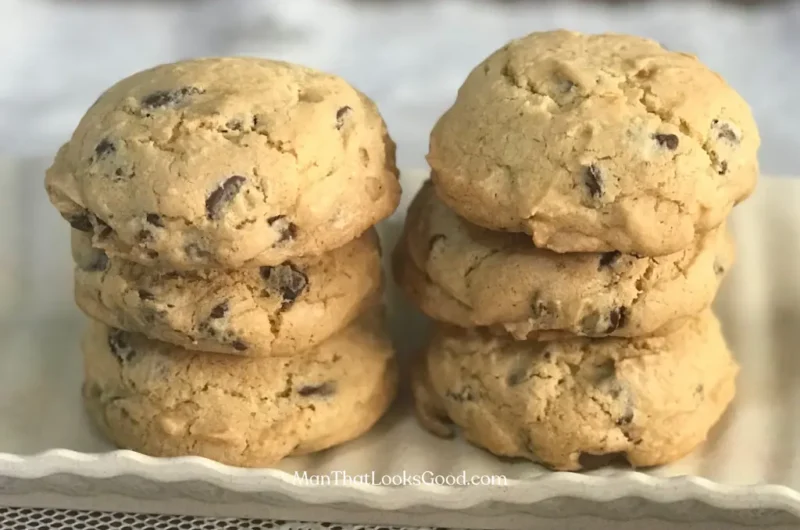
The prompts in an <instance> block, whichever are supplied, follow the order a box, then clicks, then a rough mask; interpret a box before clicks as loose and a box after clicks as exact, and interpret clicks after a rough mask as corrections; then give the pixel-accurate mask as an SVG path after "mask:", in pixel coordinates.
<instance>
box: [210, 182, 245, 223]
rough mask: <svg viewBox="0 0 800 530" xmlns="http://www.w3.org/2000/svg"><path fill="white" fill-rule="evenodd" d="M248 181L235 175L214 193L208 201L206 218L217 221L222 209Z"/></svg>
mask: <svg viewBox="0 0 800 530" xmlns="http://www.w3.org/2000/svg"><path fill="white" fill-rule="evenodd" d="M246 180H247V179H245V178H244V177H241V176H239V175H234V176H232V177H228V178H227V179H226V180H225V182H223V183H222V184H220V185H219V186H218V187H217V189H215V190H214V191H212V192H211V195H209V196H208V198H207V199H206V216H207V217H208V218H209V219H217V218H218V217H219V214H220V212H221V210H222V208H223V207H224V206H225V205H226V204H228V203H229V202H231V200H233V198H234V197H236V194H238V193H239V190H241V189H242V186H243V185H244V183H245V181H246Z"/></svg>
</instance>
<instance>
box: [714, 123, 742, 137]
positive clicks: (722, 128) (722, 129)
mask: <svg viewBox="0 0 800 530" xmlns="http://www.w3.org/2000/svg"><path fill="white" fill-rule="evenodd" d="M711 127H712V128H713V129H715V130H716V131H717V138H719V139H720V140H727V141H729V142H731V143H739V136H738V135H737V134H736V131H735V130H734V129H733V127H732V126H731V124H730V123H726V122H723V121H720V120H714V121H712V122H711Z"/></svg>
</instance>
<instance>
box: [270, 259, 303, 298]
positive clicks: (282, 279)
mask: <svg viewBox="0 0 800 530" xmlns="http://www.w3.org/2000/svg"><path fill="white" fill-rule="evenodd" d="M259 270H260V273H261V277H262V278H263V279H264V281H265V282H267V286H268V288H269V289H272V290H275V291H278V292H279V293H280V295H281V300H282V302H281V308H282V309H287V308H288V307H290V306H291V305H292V304H293V303H294V301H295V300H296V299H297V298H298V297H299V296H300V295H301V294H303V291H305V289H306V287H308V276H306V275H305V273H303V271H301V270H300V269H298V268H297V267H295V266H294V264H292V263H290V262H288V261H287V262H286V263H284V264H283V265H278V266H276V267H270V266H264V267H261V269H259Z"/></svg>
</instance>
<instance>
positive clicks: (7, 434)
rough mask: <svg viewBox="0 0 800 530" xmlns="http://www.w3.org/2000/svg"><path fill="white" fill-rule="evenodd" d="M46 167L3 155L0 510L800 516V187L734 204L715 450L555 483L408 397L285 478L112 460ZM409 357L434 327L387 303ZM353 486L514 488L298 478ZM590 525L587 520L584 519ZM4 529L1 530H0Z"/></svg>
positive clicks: (708, 518)
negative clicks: (722, 411)
mask: <svg viewBox="0 0 800 530" xmlns="http://www.w3.org/2000/svg"><path fill="white" fill-rule="evenodd" d="M45 167H46V161H43V160H19V161H4V162H3V161H0V249H2V250H1V251H0V344H1V345H2V348H1V349H0V506H31V507H48V508H59V507H61V508H72V509H86V510H90V509H91V510H114V511H131V512H152V513H175V514H195V515H204V516H215V517H223V516H224V517H260V518H271V519H283V520H306V521H329V522H339V523H362V524H363V523H371V524H393V525H408V526H427V525H435V526H449V527H459V528H520V529H526V530H527V529H529V528H534V527H535V528H542V529H547V528H561V527H563V525H565V524H567V523H568V524H569V526H570V527H573V528H575V527H580V525H583V524H588V522H589V521H594V522H593V523H592V524H600V525H601V526H602V523H603V522H605V524H607V525H609V527H614V528H640V527H641V526H642V525H643V524H645V523H646V527H647V528H654V529H656V528H671V527H672V526H671V525H672V524H676V523H681V522H683V523H696V524H700V525H701V526H700V527H702V528H705V529H711V528H730V526H731V524H733V523H738V524H742V525H748V526H755V527H759V528H765V527H768V526H769V525H774V526H776V527H777V526H781V527H789V526H790V525H792V526H793V525H794V524H796V523H798V522H800V493H798V491H800V451H798V443H800V426H799V425H798V422H797V415H798V411H799V410H800V351H798V350H800V213H798V209H797V208H798V207H800V179H797V180H795V179H791V178H782V179H778V178H762V180H761V182H760V184H759V188H758V191H757V192H756V194H755V195H754V197H752V198H751V199H750V200H749V201H747V202H746V203H744V204H743V205H741V206H740V207H738V208H737V209H736V212H735V214H734V216H733V219H732V222H731V224H732V228H733V230H734V232H735V234H736V237H737V242H738V259H737V263H736V266H735V267H734V269H733V271H732V272H731V274H730V276H729V277H728V279H727V281H726V283H725V285H724V287H723V290H722V292H721V294H720V296H719V298H718V303H717V307H718V312H719V314H720V316H721V317H722V319H723V323H724V328H725V332H726V335H727V337H728V339H729V342H730V345H731V347H732V349H733V350H734V352H735V354H736V355H737V357H738V359H739V362H740V363H741V365H742V370H741V374H740V378H739V390H738V395H737V398H736V401H735V403H734V405H733V407H732V409H731V410H730V411H729V413H728V414H726V416H725V417H724V418H723V421H722V422H721V423H720V424H719V425H718V426H717V427H716V428H715V429H714V431H713V432H712V436H711V439H710V441H709V442H708V443H707V444H706V445H705V446H703V447H701V448H700V449H699V450H698V451H696V452H695V453H694V454H692V455H690V456H689V457H687V458H685V459H683V460H681V461H680V462H677V463H675V464H673V465H670V466H666V467H662V468H659V469H655V470H652V471H648V472H646V473H641V472H633V471H627V470H614V469H607V470H601V471H596V472H592V473H586V474H576V473H553V472H548V471H545V470H544V469H542V468H540V467H538V466H536V465H533V464H531V463H528V462H523V461H510V460H501V459H497V458H495V457H493V456H491V455H490V454H488V453H486V452H484V451H482V450H480V449H477V448H475V447H472V446H470V445H468V444H467V443H465V442H463V441H462V440H456V441H450V440H441V439H438V438H436V437H434V436H432V435H430V434H428V433H427V432H425V431H423V430H422V429H421V428H420V427H419V426H418V425H417V424H416V422H415V420H414V419H413V417H412V416H411V414H410V410H409V406H408V397H407V395H403V396H401V398H400V400H399V402H398V404H397V406H396V407H395V409H394V410H393V412H392V413H391V414H390V415H389V416H388V417H386V418H385V419H384V420H383V421H382V422H381V423H380V424H379V425H378V426H377V427H376V428H375V429H374V430H373V431H372V432H371V433H369V434H368V435H367V436H365V437H364V438H362V439H360V440H357V441H355V442H353V443H350V444H347V445H344V446H342V447H339V448H336V449H332V450H329V451H326V452H323V453H320V454H318V455H313V456H309V457H302V458H293V459H289V460H287V461H285V462H284V463H283V464H282V465H281V466H280V467H279V468H277V469H265V470H248V469H237V468H232V467H228V466H225V465H221V464H218V463H215V462H212V461H209V460H206V459H202V458H195V457H192V458H174V459H156V458H151V457H147V456H143V455H140V454H137V453H134V452H130V451H117V450H114V449H113V447H112V446H110V445H109V444H108V443H107V442H105V441H104V440H103V439H102V438H100V437H99V436H98V434H97V433H96V432H95V431H94V430H93V429H92V427H91V426H90V425H89V423H88V421H87V419H86V418H85V416H84V413H83V411H82V409H81V402H80V398H79V388H80V378H81V366H80V354H79V351H78V337H79V334H80V332H81V329H82V326H83V323H84V319H83V317H82V316H81V315H80V313H78V311H77V309H76V308H75V306H74V304H73V302H72V292H71V288H72V279H71V261H70V258H69V251H68V229H67V225H66V223H64V222H63V221H62V220H61V219H60V217H58V215H57V213H56V212H55V211H54V210H53V209H52V208H51V207H50V205H49V203H48V202H47V199H46V197H45V194H44V191H43V185H42V175H43V170H44V168H45ZM425 177H426V174H425V173H424V172H408V173H406V174H404V176H403V185H404V190H405V193H404V201H403V204H402V206H401V208H400V210H399V211H398V214H396V215H395V216H394V217H393V218H392V219H390V220H389V221H388V222H386V223H384V224H383V226H382V227H381V231H382V237H383V239H384V249H385V252H384V257H385V258H387V257H388V254H389V252H388V250H389V249H390V248H391V247H392V246H393V244H394V240H395V239H396V236H397V234H398V230H399V227H400V226H401V224H402V220H403V212H404V211H405V208H406V206H407V204H408V201H409V200H410V198H411V197H412V195H413V194H414V192H415V191H416V189H417V188H418V186H419V185H420V183H421V182H422V181H423V180H424V178H425ZM388 298H389V301H390V309H391V316H392V327H393V330H392V331H393V334H394V336H395V338H396V343H397V345H398V349H399V350H400V355H401V356H403V357H407V355H408V353H409V352H411V351H413V350H414V348H416V347H417V346H418V345H419V344H420V342H421V340H422V336H423V335H424V329H425V320H424V319H423V318H421V317H420V316H419V315H418V314H416V313H415V312H414V311H413V310H412V309H411V308H410V307H409V306H408V305H407V304H406V303H405V302H404V301H403V300H402V298H400V297H399V295H398V293H397V291H396V289H395V288H394V287H393V286H391V287H390V291H389V293H388ZM303 470H305V471H307V472H308V473H309V474H314V475H325V474H331V473H332V472H334V471H346V472H347V473H348V474H349V475H350V476H353V475H357V474H365V473H373V472H374V473H375V476H377V477H381V476H394V475H402V474H403V473H404V472H405V473H406V474H407V475H409V476H410V475H419V474H422V473H423V472H425V471H428V472H430V473H432V474H435V475H458V474H461V473H462V472H466V473H467V474H468V475H502V476H505V477H506V478H507V483H506V485H504V486H494V487H491V486H471V487H461V488H459V487H451V486H437V485H419V486H400V487H393V486H380V485H370V484H355V483H352V482H351V483H348V484H344V483H339V484H327V485H325V484H323V485H316V486H314V485H309V484H302V483H300V482H298V481H297V480H295V476H294V472H295V471H298V472H302V471H303ZM574 525H578V526H574ZM0 526H2V525H0Z"/></svg>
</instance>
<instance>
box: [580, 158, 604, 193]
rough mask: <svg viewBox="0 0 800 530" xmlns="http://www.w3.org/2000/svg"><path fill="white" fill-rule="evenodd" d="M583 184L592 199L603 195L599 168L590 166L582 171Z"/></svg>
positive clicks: (601, 176)
mask: <svg viewBox="0 0 800 530" xmlns="http://www.w3.org/2000/svg"><path fill="white" fill-rule="evenodd" d="M583 183H584V185H585V186H586V188H587V189H588V190H589V194H590V195H591V196H592V197H593V198H595V199H596V198H598V197H601V196H602V195H603V175H602V173H601V172H600V168H599V167H597V166H596V165H594V164H592V165H591V166H589V167H586V168H584V170H583Z"/></svg>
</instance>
